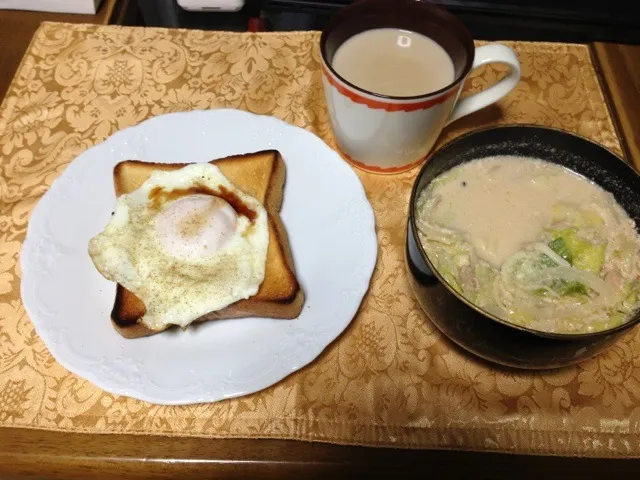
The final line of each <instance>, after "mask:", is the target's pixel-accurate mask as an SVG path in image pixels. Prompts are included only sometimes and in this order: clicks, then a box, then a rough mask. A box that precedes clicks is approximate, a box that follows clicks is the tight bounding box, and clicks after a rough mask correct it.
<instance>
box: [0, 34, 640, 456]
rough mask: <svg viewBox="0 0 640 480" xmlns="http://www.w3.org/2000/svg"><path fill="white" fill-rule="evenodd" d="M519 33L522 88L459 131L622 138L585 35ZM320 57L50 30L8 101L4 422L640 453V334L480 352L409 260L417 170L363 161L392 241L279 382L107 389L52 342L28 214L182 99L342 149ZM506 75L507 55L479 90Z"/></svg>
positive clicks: (1, 340) (225, 41)
mask: <svg viewBox="0 0 640 480" xmlns="http://www.w3.org/2000/svg"><path fill="white" fill-rule="evenodd" d="M509 45H511V46H513V48H514V49H515V50H516V51H517V53H518V56H519V58H520V61H521V62H522V81H521V82H520V84H519V86H518V87H517V89H516V90H515V91H514V92H512V93H511V94H510V95H508V96H507V97H506V98H505V99H503V100H502V101H501V102H499V104H498V105H495V106H492V107H489V108H487V109H485V110H484V111H481V112H478V113H476V114H473V115H471V116H469V117H466V118H464V119H462V120H460V121H458V122H456V123H454V124H453V125H452V126H451V127H450V128H449V129H448V130H447V131H446V132H445V135H443V138H442V139H441V141H445V140H448V139H450V138H452V137H453V136H455V135H458V134H460V133H462V132H464V131H467V130H469V129H470V128H474V127H480V126H484V125H490V124H497V123H514V122H527V123H537V124H542V125H551V126H554V127H560V128H564V129H567V130H571V131H574V132H577V133H580V134H582V135H585V136H587V137H589V138H592V139H594V140H596V141H598V142H600V143H602V144H604V145H605V146H606V147H609V148H611V149H612V150H614V151H615V152H618V153H619V152H620V146H619V143H618V139H617V137H616V135H615V133H614V128H613V125H612V122H611V118H610V116H609V113H608V110H607V107H606V105H605V101H604V98H603V94H602V91H601V89H600V86H599V84H598V82H597V78H596V75H595V72H594V68H593V66H592V63H591V60H590V55H589V50H588V48H587V47H586V46H581V45H567V44H546V43H520V42H509ZM319 62H320V55H319V51H318V34H317V33H315V32H306V33H274V34H237V33H221V32H202V31H194V30H191V31H186V30H167V29H155V28H148V29H142V28H123V27H114V26H109V27H99V26H88V25H68V24H53V23H49V24H43V25H42V27H41V28H40V29H39V30H38V32H37V34H36V35H35V37H34V39H33V41H32V43H31V46H30V48H29V50H28V51H27V53H26V54H25V57H24V59H23V61H22V64H21V66H20V68H19V71H18V72H17V74H16V77H15V79H14V81H13V83H12V85H11V87H10V89H9V92H8V95H7V97H6V98H5V100H4V102H3V103H2V107H1V109H0V201H1V203H0V426H5V427H32V428H42V429H51V430H65V431H72V432H94V433H138V434H167V435H194V436H211V437H273V438H294V439H302V440H317V441H329V442H336V443H347V444H363V445H385V446H402V447H414V448H464V449H476V450H494V451H510V452H525V453H539V454H566V455H586V456H603V457H613V456H640V331H635V332H632V333H630V334H628V335H627V336H626V337H625V338H624V339H623V340H621V341H620V342H618V343H617V344H616V345H615V346H613V347H612V348H610V349H609V350H608V351H606V352H605V353H603V354H602V355H600V356H599V357H597V358H595V359H592V360H590V361H586V362H583V363H581V364H580V365H577V366H574V367H570V368H567V369H564V370H559V371H551V372H538V373H526V372H525V373H522V372H516V371H510V370H504V369H499V368H494V367H491V366H488V365H486V364H484V363H480V362H478V361H476V360H475V359H474V358H472V357H471V356H469V355H466V354H464V353H462V352H461V351H460V350H458V349H457V348H455V347H453V346H452V344H451V343H449V342H448V341H447V340H446V339H444V338H443V337H442V336H441V335H440V334H439V333H438V332H437V331H435V329H434V328H433V327H432V325H431V324H430V323H429V321H428V320H427V319H426V318H425V315H424V314H423V313H422V312H421V310H420V309H419V307H418V305H417V303H416V301H415V300H414V298H413V295H412V293H411V291H410V287H409V284H408V282H407V277H406V275H405V269H404V264H403V237H404V229H405V218H406V213H407V205H408V197H409V192H410V188H411V185H412V180H413V178H414V177H415V175H416V173H417V171H416V170H414V171H412V172H408V173H405V174H402V175H397V176H376V175H371V174H366V173H362V172H358V175H359V176H360V178H361V179H362V182H363V184H364V185H365V188H366V191H367V194H368V196H369V199H370V201H371V203H372V205H373V208H374V210H375V214H376V222H377V230H378V240H379V244H380V247H381V248H380V252H379V258H378V264H377V268H376V270H375V273H374V277H373V280H372V285H371V289H370V291H369V293H368V294H367V296H366V297H365V299H364V302H363V305H362V308H361V310H360V312H359V313H358V315H357V317H356V318H355V319H354V321H353V322H352V324H351V326H350V327H349V328H348V329H347V331H346V332H345V333H344V334H343V335H342V336H341V337H340V338H339V339H338V340H337V341H335V342H334V343H333V344H331V345H330V346H329V347H328V348H327V350H326V351H325V352H324V353H323V354H322V355H321V356H320V357H319V358H318V359H317V360H316V361H315V362H314V363H312V364H311V365H310V366H308V367H306V368H304V369H303V370H302V371H300V372H298V373H296V374H294V375H292V376H290V377H289V378H287V379H285V380H283V381H282V382H280V383H279V384H277V385H275V386H273V387H271V388H269V389H267V390H264V391H262V392H259V393H257V394H254V395H251V396H248V397H244V398H239V399H235V400H229V401H223V402H219V403H213V404H203V405H194V406H184V407H175V406H173V407H167V406H156V405H151V404H147V403H144V402H141V401H137V400H133V399H130V398H126V397H120V396H115V395H111V394H108V393H105V392H104V391H102V390H100V389H98V388H96V387H95V386H93V385H92V384H90V383H89V382H87V381H85V380H83V379H81V378H79V377H77V376H75V375H73V374H70V373H69V372H67V371H66V370H65V369H64V368H62V367H61V366H60V365H59V364H58V363H56V361H55V360H54V359H53V358H52V357H51V356H50V354H49V353H48V351H47V349H46V347H45V346H44V344H43V343H42V342H41V340H40V339H39V338H38V336H37V335H36V334H35V332H34V330H33V326H32V324H31V322H30V321H29V319H28V318H27V316H26V314H25V311H24V309H23V306H22V303H21V301H20V294H19V291H20V288H19V283H20V269H19V264H18V253H19V250H20V245H21V241H22V240H23V239H24V236H25V230H26V227H27V221H28V218H29V213H30V211H31V209H32V208H33V206H34V204H35V203H36V202H37V201H38V199H39V198H40V197H41V196H42V194H43V193H44V192H45V191H46V190H47V187H48V186H49V185H50V184H51V182H52V180H53V179H54V178H55V177H56V176H58V175H59V174H60V172H61V171H62V170H64V168H65V166H66V165H67V164H68V163H69V162H70V161H71V160H72V159H73V158H74V157H75V156H77V155H78V154H79V153H81V152H82V151H84V150H86V149H87V148H89V147H91V146H92V145H94V144H96V143H98V142H100V141H102V140H104V139H105V138H107V137H108V136H109V135H111V134H113V133H114V132H116V131H117V130H120V129H122V128H125V127H128V126H130V125H135V124H136V123H139V122H141V121H142V120H144V119H146V118H149V117H151V116H154V115H159V114H163V113H167V112H174V111H183V110H194V109H207V108H217V107H234V108H240V109H245V110H249V111H251V112H256V113H261V114H272V115H274V116H276V117H279V118H281V119H283V120H285V121H287V122H290V123H293V124H295V125H298V126H301V127H304V128H306V129H309V130H311V131H313V132H315V133H317V134H318V135H320V136H321V137H322V138H324V139H325V140H326V141H327V143H328V144H329V145H331V146H334V141H333V138H332V136H331V130H330V126H329V122H328V118H327V113H326V108H325V103H324V99H323V95H322V87H321V77H320V75H321V74H320V63H319ZM504 73H505V71H504V69H503V68H502V67H500V66H489V67H487V68H485V69H484V70H483V71H482V72H478V73H476V74H474V75H473V76H472V77H471V78H470V79H469V81H468V83H467V91H473V90H478V89H481V88H482V87H484V86H486V85H487V84H488V83H491V82H494V81H495V80H496V78H498V77H499V76H500V75H503V74H504ZM148 160H153V159H148ZM95 321H108V319H106V318H105V319H95Z"/></svg>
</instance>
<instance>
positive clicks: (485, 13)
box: [137, 0, 640, 44]
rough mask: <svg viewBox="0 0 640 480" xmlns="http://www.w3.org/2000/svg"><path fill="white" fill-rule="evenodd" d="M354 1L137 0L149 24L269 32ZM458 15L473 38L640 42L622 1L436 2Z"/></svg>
mask: <svg viewBox="0 0 640 480" xmlns="http://www.w3.org/2000/svg"><path fill="white" fill-rule="evenodd" d="M352 1H353V0H324V1H312V0H247V3H246V5H245V7H244V8H243V10H242V11H240V12H238V13H220V12H218V13H216V12H186V11H184V10H182V9H181V8H180V7H179V6H178V5H177V4H176V2H175V0H137V4H138V9H139V12H140V14H139V15H138V20H137V22H138V23H139V24H142V25H148V26H165V27H183V28H200V29H211V30H236V31H244V30H247V28H248V24H249V19H250V18H255V17H262V18H263V19H265V20H266V22H265V24H266V29H267V30H311V29H313V30H319V29H322V26H323V25H324V23H325V22H326V21H327V19H328V18H329V16H330V15H331V13H332V12H334V11H335V10H336V9H338V8H340V7H341V6H344V5H347V4H349V3H351V2H352ZM432 1H433V3H437V4H440V5H442V6H444V7H446V8H447V9H448V10H450V11H451V12H453V13H455V14H456V15H457V16H458V17H459V18H460V19H462V21H463V22H464V23H465V24H466V25H467V27H468V28H469V29H470V30H471V33H472V34H473V36H474V37H475V38H478V39H486V40H498V39H509V40H535V41H564V42H579V43H585V42H592V41H605V42H615V43H632V44H640V16H639V15H637V14H636V13H635V10H636V9H635V8H632V6H633V5H634V3H632V2H626V1H620V0H602V1H593V0H583V1H578V0H432Z"/></svg>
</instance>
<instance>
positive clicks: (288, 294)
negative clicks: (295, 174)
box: [111, 150, 304, 338]
mask: <svg viewBox="0 0 640 480" xmlns="http://www.w3.org/2000/svg"><path fill="white" fill-rule="evenodd" d="M211 163H212V164H214V165H216V166H218V167H219V168H220V170H221V171H222V173H223V174H224V175H225V176H226V177H227V178H228V179H229V181H230V182H231V183H233V184H234V185H236V187H238V188H239V189H241V190H242V191H244V192H245V193H247V194H248V195H251V196H253V197H254V198H256V199H257V200H259V201H260V202H262V204H263V205H264V206H265V209H266V210H267V213H268V217H269V218H268V220H269V247H268V250H267V263H266V270H265V279H264V281H263V282H262V284H261V285H260V288H259V289H258V292H257V293H256V295H254V296H252V297H250V298H248V299H246V300H240V301H238V302H235V303H233V304H231V305H229V306H228V307H226V308H223V309H221V310H218V311H216V312H210V313H208V314H206V315H204V316H202V317H200V318H198V319H197V320H196V322H205V321H209V320H217V319H228V318H242V317H249V316H259V317H268V318H283V319H290V318H296V317H297V316H298V315H299V314H300V311H301V310H302V306H303V304H304V293H303V291H302V289H301V288H300V285H299V283H298V281H297V279H296V275H295V269H294V264H293V257H292V255H291V249H290V246H289V241H288V237H287V234H286V230H285V228H284V225H283V223H282V220H281V219H280V215H279V210H280V207H281V205H282V199H283V189H284V181H285V166H284V161H283V160H282V158H281V156H280V154H279V152H277V151H275V150H267V151H262V152H256V153H250V154H245V155H234V156H230V157H225V158H222V159H219V160H213V161H212V162H211ZM186 165H187V164H161V163H148V162H141V161H138V160H130V161H125V162H121V163H119V164H118V165H116V167H115V168H114V173H113V175H114V186H115V191H116V196H120V195H122V194H125V193H129V192H132V191H134V190H136V189H137V188H138V187H139V186H140V185H142V183H144V181H146V179H147V178H149V176H150V175H151V172H152V171H153V170H177V169H179V168H182V167H184V166H186ZM145 312H146V308H145V306H144V303H143V302H142V301H141V300H140V299H139V298H138V297H137V296H136V295H135V294H134V293H132V292H130V291H129V290H127V289H126V288H124V287H123V286H122V285H119V284H118V285H117V288H116V298H115V302H114V306H113V310H112V312H111V321H112V324H113V326H114V328H115V329H116V330H117V331H118V333H120V335H122V336H123V337H125V338H139V337H146V336H149V335H154V334H156V333H160V332H161V331H163V330H164V329H163V330H152V329H150V328H148V327H147V326H146V325H144V324H143V323H142V322H141V318H142V316H143V315H144V314H145Z"/></svg>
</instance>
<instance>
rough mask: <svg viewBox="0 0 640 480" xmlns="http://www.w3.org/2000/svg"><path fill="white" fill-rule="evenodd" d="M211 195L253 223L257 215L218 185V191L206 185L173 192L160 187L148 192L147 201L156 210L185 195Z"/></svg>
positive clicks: (227, 190) (229, 191) (232, 193)
mask: <svg viewBox="0 0 640 480" xmlns="http://www.w3.org/2000/svg"><path fill="white" fill-rule="evenodd" d="M198 194H199V195H211V196H213V197H218V198H221V199H222V200H224V201H225V202H227V203H228V204H229V205H231V208H233V209H234V210H235V211H236V213H237V214H238V215H243V216H245V217H247V218H248V219H249V221H251V222H253V221H254V220H255V219H256V218H257V216H258V214H257V213H256V212H255V211H254V210H251V209H250V208H249V207H248V206H247V204H246V203H244V202H243V201H242V199H241V198H240V197H239V196H238V195H237V194H236V193H235V192H232V191H231V190H229V189H228V188H226V187H225V186H224V185H220V187H219V190H214V189H212V188H209V187H207V186H206V185H200V184H197V185H194V186H193V187H189V188H177V189H175V190H171V191H166V190H164V189H163V188H162V187H154V188H152V189H151V191H150V192H149V200H151V208H153V209H155V210H157V209H159V208H160V207H161V206H162V204H164V203H165V202H168V201H171V200H175V199H177V198H181V197H186V196H187V195H198Z"/></svg>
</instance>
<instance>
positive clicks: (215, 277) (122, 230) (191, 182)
mask: <svg viewBox="0 0 640 480" xmlns="http://www.w3.org/2000/svg"><path fill="white" fill-rule="evenodd" d="M202 186H204V187H207V188H208V189H210V190H212V191H220V187H221V186H222V187H224V188H226V190H228V191H230V192H232V193H233V194H235V196H237V197H238V198H239V199H240V200H241V201H242V203H244V205H246V206H247V207H248V208H249V209H250V210H252V211H253V212H255V217H254V218H253V219H251V220H250V219H249V218H247V217H246V216H244V215H241V214H238V213H237V212H235V211H234V210H232V211H231V212H232V213H230V212H229V208H230V205H228V204H226V202H220V201H216V203H215V205H214V204H211V206H208V207H206V208H205V207H203V205H209V204H208V203H207V202H206V201H205V200H204V199H203V198H202V195H194V196H193V197H192V198H189V196H183V197H180V198H177V199H172V200H169V201H167V202H166V203H164V204H162V205H160V207H159V208H158V207H157V206H154V205H153V202H152V201H151V200H150V197H153V193H152V192H153V191H157V190H158V188H160V189H162V191H164V192H171V191H174V190H175V191H177V190H187V189H189V188H191V187H202ZM178 201H182V202H183V204H184V205H174V203H175V202H178ZM172 205H174V208H173V211H168V210H167V209H171V206H172ZM183 207H184V208H183ZM218 207H220V208H218ZM197 209H200V210H198V211H199V213H200V214H201V215H208V214H209V213H212V212H213V214H215V218H209V219H205V220H207V221H206V222H205V225H204V227H202V231H197V232H196V235H198V234H200V235H201V236H200V237H197V236H195V237H193V236H189V237H186V236H185V242H190V243H189V245H187V246H186V247H185V246H184V245H181V244H180V238H179V237H176V232H180V231H181V230H180V228H178V226H177V225H173V223H174V222H177V221H180V220H181V218H180V217H181V215H187V213H185V212H190V211H191V210H194V211H195V210H197ZM233 214H235V215H236V216H235V218H231V216H232V215H233ZM158 226H159V227H158ZM216 228H218V229H220V231H216V230H215V229H216ZM167 235H169V236H170V237H167ZM212 235H214V236H216V238H215V239H213V240H212V238H213V237H212ZM218 237H219V238H218ZM268 244H269V228H268V220H267V213H266V210H265V208H264V206H263V205H262V204H261V203H260V202H259V201H258V200H256V199H255V198H253V197H251V196H249V195H247V194H245V193H244V192H242V191H241V190H239V189H238V188H236V187H235V186H234V185H233V184H232V183H231V182H229V180H228V179H227V178H226V177H225V176H224V175H223V174H222V172H221V171H220V169H218V168H217V167H216V166H214V165H211V164H208V163H206V164H192V165H188V166H186V167H183V168H181V169H179V170H174V171H160V170H156V171H154V172H153V173H152V175H151V177H150V178H149V179H148V180H147V181H146V182H145V183H144V184H143V185H142V186H141V187H140V188H138V189H137V190H136V191H134V192H131V193H129V194H126V195H121V196H120V197H119V198H118V199H117V202H116V206H115V209H114V213H113V215H112V216H111V219H110V221H109V222H108V224H107V225H106V227H105V228H104V230H103V231H102V232H101V233H100V234H98V235H97V236H95V237H94V238H92V239H91V240H90V242H89V254H90V256H91V258H92V260H93V262H94V264H95V266H96V268H97V269H98V271H99V272H100V273H101V274H102V275H103V276H104V277H105V278H107V279H109V280H111V281H114V282H117V283H119V284H121V285H122V286H124V287H125V288H126V289H128V290H130V291H131V292H133V293H134V294H135V295H136V296H137V297H138V298H140V299H141V300H142V301H143V303H144V305H145V307H146V313H145V315H144V316H143V318H142V322H143V323H144V324H145V325H146V326H148V327H149V328H151V329H154V330H161V329H163V328H165V327H166V326H168V325H170V324H175V325H180V326H182V327H186V326H187V325H189V324H190V323H191V322H193V321H194V320H196V319H197V318H199V317H201V316H202V315H204V314H206V313H209V312H213V311H217V310H220V309H222V308H225V307H227V306H228V305H231V304H232V303H235V302H237V301H238V300H242V299H246V298H249V297H251V296H253V295H255V294H256V293H257V292H258V289H259V287H260V285H261V284H262V282H263V280H264V275H265V268H266V258H267V248H268ZM182 247H185V248H182ZM187 247H188V248H187Z"/></svg>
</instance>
